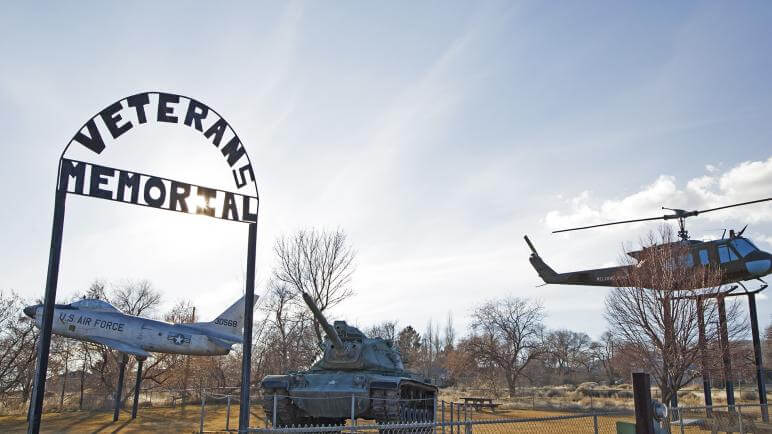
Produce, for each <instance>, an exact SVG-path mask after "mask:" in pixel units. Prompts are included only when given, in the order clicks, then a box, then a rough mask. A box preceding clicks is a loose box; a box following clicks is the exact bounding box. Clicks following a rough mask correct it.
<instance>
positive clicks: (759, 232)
mask: <svg viewBox="0 0 772 434" xmlns="http://www.w3.org/2000/svg"><path fill="white" fill-rule="evenodd" d="M771 20H772V6H770V5H769V4H768V3H765V2H743V3H725V2H724V3H721V2H701V3H686V2H684V3H677V4H664V3H663V4H642V3H641V4H620V3H619V2H563V3H560V4H557V3H547V2H474V3H473V2H424V3H416V2H388V3H375V2H372V3H361V2H359V3H357V2H340V3H323V2H274V3H269V2H260V3H257V2H245V3H239V2H227V3H187V2H164V3H161V4H156V3H154V2H136V3H132V4H130V5H125V4H120V5H119V4H116V3H112V4H110V3H104V2H80V3H77V4H61V3H54V2H52V3H35V4H34V5H33V4H27V3H16V4H11V5H7V6H6V8H5V10H4V13H3V15H2V17H0V48H1V49H2V53H3V56H1V57H0V130H1V131H3V133H4V141H5V144H4V149H5V154H4V158H2V159H1V160H0V186H2V187H0V188H2V193H3V197H4V200H5V202H6V204H7V206H6V207H4V208H3V209H2V211H0V221H1V222H2V224H3V230H2V231H0V245H2V246H4V247H6V248H5V249H4V253H3V254H2V260H1V261H0V288H2V289H15V290H16V291H18V292H20V293H22V294H23V295H25V296H29V297H38V296H41V295H42V293H43V285H44V281H45V269H46V263H47V259H48V243H49V237H50V226H51V216H52V210H53V188H54V180H55V168H56V162H57V157H58V155H59V153H60V152H61V149H62V148H63V147H64V145H65V144H66V143H67V141H68V140H69V139H70V137H71V136H72V135H73V134H74V133H75V131H76V129H77V128H78V127H79V126H80V125H82V124H83V122H85V121H86V120H87V119H88V118H90V117H91V116H93V115H94V114H95V113H96V112H98V111H99V110H101V109H102V108H103V107H104V106H106V105H107V104H109V103H112V102H114V101H117V100H119V99H121V98H124V97H125V96H128V95H131V94H134V93H137V92H141V91H146V90H162V91H168V92H175V93H180V94H183V95H188V96H191V97H194V98H197V99H199V100H201V101H203V102H205V103H206V104H208V105H210V106H211V107H213V108H215V109H216V110H218V111H219V112H220V113H221V114H222V115H223V116H224V117H225V118H226V119H227V120H228V121H229V122H230V123H231V124H232V125H233V126H234V127H235V128H236V129H237V131H238V133H239V135H240V136H241V138H242V140H243V141H244V143H245V146H246V148H247V150H248V152H249V153H250V156H251V158H252V161H253V165H254V168H255V174H256V177H257V181H258V186H259V188H260V196H261V199H262V202H261V217H260V218H261V223H260V228H259V244H260V247H259V254H258V288H259V289H258V291H262V289H263V288H264V284H265V280H266V279H267V277H268V276H269V274H270V269H271V267H272V256H271V246H272V244H273V240H274V239H275V238H276V236H278V235H279V234H282V233H288V232H292V231H294V230H296V229H298V228H302V227H327V228H337V227H340V228H342V229H344V230H345V231H346V232H347V233H348V234H349V237H350V241H351V243H352V244H353V245H354V247H355V248H356V250H357V251H358V261H357V262H358V271H357V273H356V275H355V278H354V288H355V291H356V296H355V297H354V298H353V299H351V300H350V301H349V302H347V303H346V304H345V305H342V306H340V308H339V309H338V313H339V315H341V316H344V317H346V318H347V319H349V320H351V321H354V322H357V323H359V324H360V325H369V324H371V323H373V322H376V321H381V320H387V319H397V320H399V321H400V323H401V324H402V325H407V324H412V325H413V326H415V327H416V328H419V329H423V327H424V326H425V324H426V322H427V321H428V320H429V319H433V320H434V321H444V318H445V316H446V314H447V312H448V311H452V312H453V314H454V316H455V318H456V320H457V323H458V324H457V325H458V326H459V327H463V326H464V325H465V324H466V323H467V322H468V317H467V313H468V312H469V309H470V308H471V307H472V306H474V305H475V304H478V303H481V302H482V301H484V300H485V299H487V298H491V297H498V296H503V295H508V294H514V295H521V296H528V297H540V298H541V299H542V300H543V301H544V303H545V305H546V307H547V311H548V314H549V317H548V319H547V323H548V325H549V326H550V327H553V328H557V327H568V328H572V329H575V330H584V331H586V332H588V333H590V334H591V335H593V336H598V335H599V334H600V333H602V332H603V330H604V329H605V327H606V325H605V322H604V320H603V319H602V310H603V305H602V302H603V297H604V295H605V294H606V293H607V290H605V289H598V288H582V287H564V288H561V287H542V288H536V287H535V285H536V284H538V283H539V281H538V278H537V276H536V274H535V273H534V272H533V270H532V269H531V268H530V266H529V264H528V262H527V257H528V251H527V248H526V246H525V245H524V243H523V242H522V235H523V234H526V233H527V234H529V235H531V237H532V238H533V240H534V241H535V243H536V245H537V248H539V250H540V252H541V253H542V255H543V256H544V257H545V258H546V259H547V261H548V262H549V263H551V265H553V266H554V267H555V268H556V269H558V270H570V269H573V268H579V267H592V266H599V265H607V264H609V263H614V262H616V261H617V260H618V257H619V254H620V253H621V251H622V245H623V243H633V242H635V241H636V240H638V239H639V238H640V237H642V236H643V235H644V234H645V233H646V232H647V231H648V230H650V229H654V228H655V226H646V225H638V226H631V227H625V228H614V229H606V230H599V231H594V232H584V233H575V234H572V235H566V236H556V235H551V234H549V231H550V230H552V229H555V228H558V227H562V225H564V224H574V223H595V222H601V221H606V220H610V219H616V218H628V217H630V216H632V217H638V216H641V217H646V216H650V215H658V214H659V213H660V210H659V207H660V206H671V207H683V208H690V207H709V206H715V205H721V204H724V203H731V202H733V201H743V200H751V199H754V198H757V197H770V196H772V160H770V158H771V157H772V147H770V143H772V122H769V119H770V117H771V116H772V82H771V81H770V80H769V76H770V71H772V55H771V54H770V53H772V27H770V26H769V22H771ZM120 140H124V139H123V138H121V139H119V141H120ZM194 141H195V140H193V139H190V138H189V137H187V136H181V135H179V134H177V133H174V132H171V131H165V130H161V131H157V132H151V133H146V134H145V133H143V134H139V135H137V136H135V137H134V138H128V139H126V141H125V144H124V145H123V146H122V147H120V148H118V147H116V149H120V150H116V151H115V152H116V153H115V154H113V155H111V156H110V158H112V159H113V160H114V161H115V162H116V164H115V165H116V166H117V167H127V168H130V167H137V168H138V169H143V168H146V167H149V168H154V169H157V170H156V173H161V172H160V171H163V172H162V173H161V174H163V175H167V176H172V175H174V174H175V173H180V174H184V175H185V176H187V175H188V174H190V176H195V179H193V178H190V177H189V178H187V179H186V180H190V181H196V180H198V179H200V177H207V176H215V175H212V174H210V169H211V163H210V161H209V155H210V154H207V149H205V148H203V147H201V146H195V147H194V146H193V144H192V143H193V142H194ZM158 142H163V143H162V144H159V143H158ZM129 143H131V146H129ZM183 156H184V158H183ZM129 162H130V163H129ZM181 176H182V175H181ZM770 211H772V208H770V206H768V205H767V206H756V207H753V208H745V209H742V210H735V211H732V212H726V213H721V214H720V215H719V214H714V215H712V216H710V215H709V216H706V217H705V218H704V219H700V220H697V219H695V220H694V221H693V222H690V223H691V225H690V228H691V230H692V234H693V236H694V237H695V238H700V237H704V236H715V235H716V234H720V232H719V231H716V230H715V229H717V228H724V227H742V226H743V225H744V224H746V223H750V224H751V226H750V229H749V230H748V234H749V235H750V236H751V237H752V239H754V240H756V241H757V244H758V245H759V246H760V247H762V248H764V249H765V250H772V217H770V216H772V214H771V213H770ZM67 213H68V214H67V222H66V226H65V241H64V250H63V262H62V272H61V280H60V286H59V287H60V295H62V296H63V297H66V296H69V295H70V294H72V293H73V292H74V291H75V290H77V289H80V288H83V287H85V286H87V285H88V283H89V282H90V281H91V280H93V279H94V278H96V277H100V278H104V279H108V280H120V279H125V278H134V279H136V278H148V279H150V280H152V281H153V282H154V283H155V284H156V286H157V287H158V288H159V289H160V290H161V291H162V292H163V294H164V299H165V301H166V302H167V303H168V304H169V305H170V304H172V303H174V302H175V301H176V300H178V299H180V298H182V297H186V298H190V299H191V300H192V301H193V302H194V303H196V304H197V305H199V306H200V307H201V309H202V310H203V313H204V314H211V315H213V314H215V313H217V312H219V311H220V310H221V309H222V308H224V307H225V306H227V305H228V304H230V302H231V299H235V298H236V297H237V296H238V294H239V292H240V291H241V290H242V289H241V288H242V286H243V285H242V283H241V282H242V280H243V269H244V265H243V263H244V258H243V256H244V242H243V238H244V236H245V232H246V229H245V228H243V227H240V226H238V225H236V226H237V227H233V225H229V224H226V223H221V222H209V221H203V220H201V219H200V218H195V217H190V218H188V217H189V216H181V215H176V214H175V213H162V212H160V211H154V210H146V209H138V208H135V207H130V206H120V205H115V204H111V203H107V202H104V203H101V202H100V201H97V200H96V199H91V198H76V199H73V200H71V201H70V202H69V203H68V210H67ZM167 214H171V215H167ZM760 313H761V315H762V318H761V322H762V324H764V325H765V324H767V323H768V322H769V315H770V313H772V309H770V307H769V301H768V300H767V299H764V300H762V301H760Z"/></svg>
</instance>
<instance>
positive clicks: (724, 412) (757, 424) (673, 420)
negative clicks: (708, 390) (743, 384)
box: [665, 404, 772, 434]
mask: <svg viewBox="0 0 772 434" xmlns="http://www.w3.org/2000/svg"><path fill="white" fill-rule="evenodd" d="M665 424H666V425H668V426H669V428H670V432H671V433H682V434H684V433H697V432H706V431H709V432H713V433H717V432H736V433H741V434H744V433H772V424H770V422H769V409H768V407H767V405H760V404H742V405H733V406H728V405H714V406H709V407H678V408H669V409H668V415H667V418H666V421H665Z"/></svg>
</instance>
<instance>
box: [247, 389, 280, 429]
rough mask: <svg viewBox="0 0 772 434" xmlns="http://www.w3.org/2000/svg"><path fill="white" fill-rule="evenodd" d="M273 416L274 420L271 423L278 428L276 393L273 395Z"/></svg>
mask: <svg viewBox="0 0 772 434" xmlns="http://www.w3.org/2000/svg"><path fill="white" fill-rule="evenodd" d="M242 399H243V397H242ZM271 416H272V419H273V420H272V421H271V424H272V426H273V428H276V392H274V393H273V414H272V415H271Z"/></svg>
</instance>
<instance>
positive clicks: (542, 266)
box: [523, 235, 558, 283]
mask: <svg viewBox="0 0 772 434" xmlns="http://www.w3.org/2000/svg"><path fill="white" fill-rule="evenodd" d="M523 238H525V242H526V243H527V244H528V247H529V248H530V249H531V257H530V258H528V261H530V262H531V265H532V266H533V268H534V269H535V270H536V272H537V273H539V277H541V278H542V280H544V283H558V279H557V277H558V273H556V272H555V270H553V269H552V268H550V266H549V265H547V264H546V263H545V262H544V261H543V260H542V259H541V256H539V254H538V253H537V252H536V248H535V247H534V246H533V244H532V243H531V240H530V239H528V235H526V236H524V237H523Z"/></svg>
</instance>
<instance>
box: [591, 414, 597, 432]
mask: <svg viewBox="0 0 772 434" xmlns="http://www.w3.org/2000/svg"><path fill="white" fill-rule="evenodd" d="M592 426H593V428H594V429H595V434H598V415H597V414H593V415H592Z"/></svg>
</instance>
